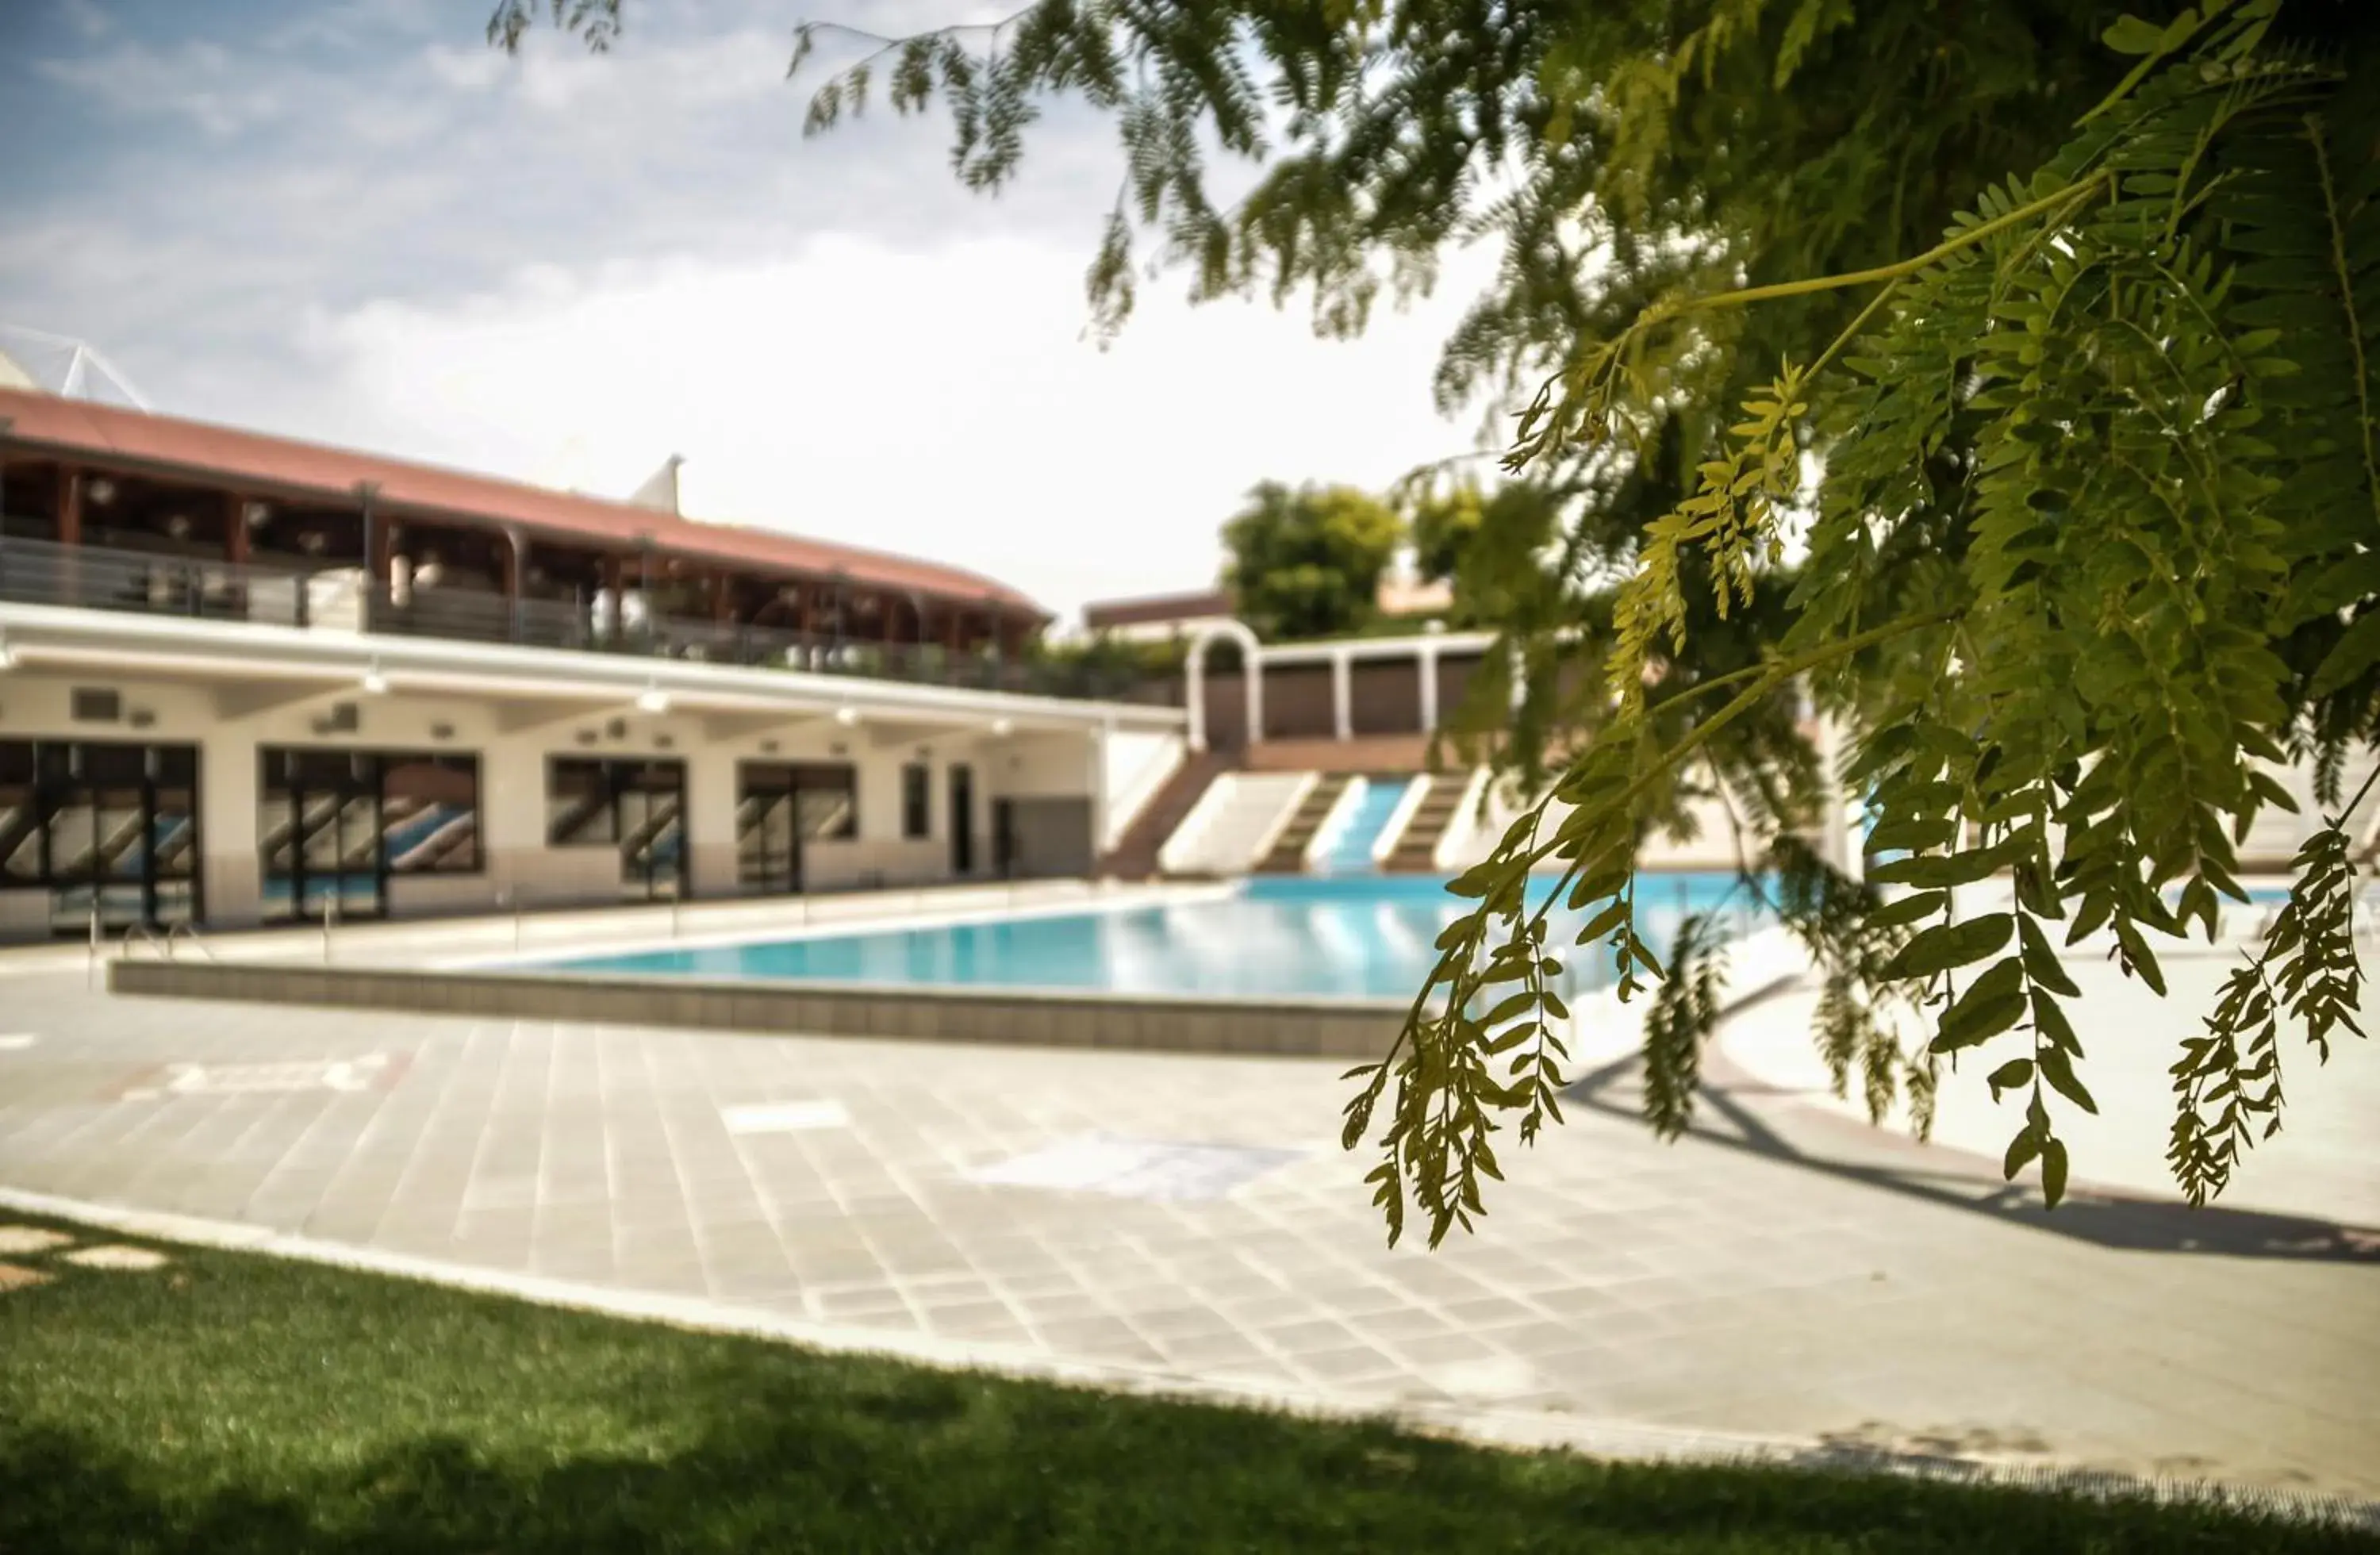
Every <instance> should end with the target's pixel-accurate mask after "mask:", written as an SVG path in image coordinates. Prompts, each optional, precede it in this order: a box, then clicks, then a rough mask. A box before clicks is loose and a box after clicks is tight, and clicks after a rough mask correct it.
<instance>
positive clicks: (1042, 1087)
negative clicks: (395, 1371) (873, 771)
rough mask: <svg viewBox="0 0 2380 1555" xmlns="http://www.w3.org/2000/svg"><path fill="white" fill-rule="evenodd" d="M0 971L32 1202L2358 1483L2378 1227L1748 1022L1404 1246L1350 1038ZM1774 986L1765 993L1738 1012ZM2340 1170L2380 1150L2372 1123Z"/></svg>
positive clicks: (1266, 1379) (1919, 1442)
mask: <svg viewBox="0 0 2380 1555" xmlns="http://www.w3.org/2000/svg"><path fill="white" fill-rule="evenodd" d="M32 965H33V966H39V963H38V962H36V963H33V964H32ZM0 1001H5V1008H6V1015H5V1017H0V1027H6V1030H7V1031H8V1032H9V1033H10V1034H11V1035H13V1036H19V1037H24V1038H26V1039H28V1040H26V1041H23V1042H18V1043H12V1044H9V1045H7V1046H6V1047H0V1187H6V1188H7V1189H11V1190H17V1191H18V1193H20V1194H22V1195H34V1196H42V1197H43V1198H44V1199H47V1200H56V1201H70V1202H72V1203H75V1204H80V1205H97V1206H107V1207H112V1208H115V1209H127V1210H134V1211H140V1212H145V1213H150V1214H155V1215H171V1216H186V1217H194V1218H197V1219H199V1220H202V1221H210V1222H221V1223H224V1224H228V1225H234V1226H240V1227H250V1228H258V1229H259V1230H262V1231H270V1232H273V1233H282V1234H284V1235H286V1236H289V1237H296V1238H303V1239H306V1241H307V1242H309V1243H310V1244H313V1245H327V1246H332V1247H338V1248H346V1249H352V1250H354V1251H355V1252H356V1253H357V1254H358V1256H360V1257H381V1258H383V1259H385V1260H389V1261H392V1262H396V1263H399V1264H402V1265H403V1266H406V1267H419V1268H423V1269H428V1270H444V1271H448V1272H454V1273H457V1274H460V1275H464V1276H468V1277H469V1278H472V1279H476V1280H478V1281H480V1282H505V1281H516V1282H525V1283H530V1284H542V1285H544V1286H546V1287H548V1288H552V1289H564V1288H569V1289H576V1290H580V1291H585V1292H588V1293H590V1294H594V1295H595V1296H597V1297H598V1298H601V1297H603V1296H606V1295H608V1296H612V1297H617V1298H618V1299H619V1302H620V1303H621V1304H623V1305H626V1306H631V1307H634V1306H636V1304H637V1302H639V1301H641V1302H644V1303H645V1304H646V1305H645V1306H643V1307H642V1308H639V1309H645V1310H656V1311H663V1310H665V1311H669V1312H674V1313H679V1314H693V1315H697V1316H699V1315H700V1314H703V1313H706V1312H715V1313H720V1314H734V1315H742V1316H743V1317H744V1318H750V1317H753V1316H755V1315H757V1316H759V1317H763V1318H774V1319H781V1320H782V1321H783V1325H784V1326H785V1330H786V1331H788V1332H794V1333H797V1334H807V1335H810V1336H813V1337H823V1338H825V1339H827V1340H828V1341H829V1342H832V1343H834V1344H836V1345H839V1346H842V1347H846V1348H869V1347H882V1348H886V1349H890V1350H894V1351H897V1352H902V1353H910V1354H927V1355H934V1356H937V1357H938V1358H942V1359H948V1360H958V1361H968V1360H977V1361H981V1362H984V1363H986V1364H993V1365H1000V1366H1003V1367H1011V1368H1015V1367H1019V1366H1020V1365H1021V1366H1022V1367H1024V1368H1025V1369H1028V1370H1029V1369H1035V1368H1036V1367H1039V1368H1041V1369H1046V1370H1048V1371H1050V1372H1052V1373H1054V1374H1058V1375H1076V1376H1085V1377H1096V1378H1101V1379H1123V1380H1124V1381H1127V1382H1130V1381H1133V1380H1134V1379H1137V1381H1138V1382H1140V1383H1143V1384H1146V1385H1149V1386H1156V1387H1160V1388H1162V1387H1173V1386H1177V1385H1178V1386H1181V1387H1184V1388H1188V1389H1191V1390H1194V1391H1215V1392H1220V1393H1224V1394H1227V1395H1230V1396H1240V1397H1250V1398H1257V1399H1269V1400H1276V1401H1280V1402H1283V1403H1293V1404H1307V1405H1314V1406H1318V1407H1328V1408H1333V1409H1363V1410H1372V1409H1377V1410H1381V1411H1398V1412H1404V1413H1407V1414H1409V1415H1413V1416H1414V1417H1415V1418H1420V1419H1429V1420H1438V1421H1450V1420H1451V1421H1455V1422H1458V1423H1459V1422H1460V1421H1462V1420H1463V1419H1464V1418H1465V1417H1476V1418H1480V1419H1486V1418H1488V1417H1491V1416H1492V1417H1493V1418H1495V1419H1497V1420H1500V1421H1502V1422H1504V1423H1505V1426H1506V1427H1507V1429H1506V1430H1505V1432H1504V1434H1506V1435H1508V1436H1509V1435H1511V1434H1512V1431H1511V1429H1510V1428H1509V1427H1511V1426H1512V1422H1516V1421H1517V1422H1522V1423H1524V1426H1528V1425H1530V1423H1535V1426H1533V1427H1531V1428H1536V1427H1542V1433H1541V1434H1542V1436H1543V1438H1544V1439H1545V1440H1585V1441H1590V1442H1591V1441H1592V1440H1595V1431H1596V1430H1597V1429H1598V1428H1601V1427H1615V1428H1617V1427H1630V1428H1633V1427H1643V1428H1645V1429H1647V1430H1652V1431H1670V1432H1677V1433H1686V1434H1692V1435H1694V1436H1698V1437H1701V1438H1706V1439H1708V1440H1736V1439H1745V1440H1749V1439H1761V1440H1789V1441H1794V1442H1803V1443H1808V1444H1811V1445H1812V1446H1813V1447H1814V1448H1816V1449H1822V1450H1823V1449H1828V1448H1835V1449H1880V1450H1888V1451H1897V1452H1920V1453H1941V1454H1951V1455H1968V1456H1980V1457H1984V1458H1987V1459H1996V1460H2000V1461H2012V1462H2018V1463H2032V1462H2038V1463H2043V1464H2058V1465H2071V1466H2083V1467H2088V1468H2094V1469H2104V1470H2108V1471H2112V1472H2118V1473H2123V1474H2131V1475H2143V1476H2171V1477H2181V1478H2206V1479H2214V1480H2218V1481H2222V1482H2226V1483H2230V1484H2236V1485H2241V1486H2250V1487H2262V1488H2272V1489H2283V1490H2298V1491H2304V1492H2308V1493H2316V1494H2324V1495H2338V1496H2347V1497H2350V1498H2355V1499H2358V1500H2373V1501H2380V1411H2375V1410H2374V1408H2373V1405H2372V1400H2373V1399H2374V1396H2375V1393H2380V1232H2375V1230H2374V1228H2371V1227H2368V1226H2363V1225H2359V1224H2355V1223H2351V1222H2342V1221H2339V1220H2337V1219H2334V1218H2328V1217H2325V1215H2323V1214H2321V1213H2318V1212H2309V1209H2308V1207H2307V1206H2305V1205H2298V1206H2295V1207H2292V1208H2290V1209H2287V1210H2267V1209H2254V1208H2248V1207H2243V1206H2229V1207H2221V1208H2216V1209H2209V1210H2204V1211H2190V1210H2187V1209H2182V1208H2180V1207H2179V1206H2176V1205H2174V1204H2172V1203H2170V1202H2169V1201H2165V1200H2160V1199H2159V1198H2158V1197H2156V1196H2155V1195H2154V1194H2152V1193H2148V1192H2143V1191H2140V1190H2137V1189H2134V1188H2125V1189H2122V1190H2120V1191H2110V1192H2099V1191H2095V1190H2092V1189H2090V1188H2088V1187H2087V1185H2086V1186H2085V1187H2084V1188H2083V1190H2082V1191H2079V1192H2078V1194H2077V1195H2076V1196H2075V1199H2074V1201H2073V1202H2071V1203H2070V1204H2069V1206H2067V1207H2066V1208H2064V1209H2059V1210H2058V1211H2057V1212H2056V1213H2055V1214H2045V1213H2044V1212H2043V1211H2042V1210H2041V1209H2040V1207H2039V1205H2038V1203H2037V1201H2036V1200H2035V1199H2034V1197H2032V1196H2031V1195H2030V1194H2028V1193H2026V1192H2023V1191H2021V1190H2018V1189H2011V1188H2010V1187H2009V1186H2008V1185H2007V1184H2003V1183H2002V1182H2001V1181H2000V1178H1999V1172H1998V1165H1997V1162H1995V1161H1993V1160H1988V1159H1986V1157H1985V1156H1984V1155H1983V1154H1981V1153H1979V1152H1978V1151H1976V1150H1973V1149H1960V1148H1949V1147H1943V1146H1935V1147H1930V1148H1929V1147H1920V1146H1917V1145H1915V1144H1913V1143H1912V1142H1910V1141H1909V1140H1907V1139H1906V1138H1905V1137H1901V1136H1897V1135H1893V1134H1889V1133H1883V1132H1878V1131H1876V1130H1872V1129H1869V1128H1867V1127H1866V1126H1864V1124H1858V1123H1855V1122H1853V1121H1852V1120H1849V1119H1847V1118H1844V1117H1841V1116H1840V1115H1838V1114H1836V1113H1835V1112H1831V1111H1830V1110H1828V1108H1826V1107H1823V1106H1817V1105H1813V1104H1811V1102H1810V1100H1809V1099H1808V1098H1806V1097H1803V1096H1800V1095H1797V1094H1796V1093H1795V1092H1794V1090H1793V1087H1790V1086H1781V1085H1779V1084H1775V1083H1773V1082H1771V1081H1766V1080H1760V1079H1755V1078H1753V1077H1752V1072H1751V1071H1750V1070H1748V1069H1746V1068H1743V1067H1739V1066H1737V1065H1736V1064H1735V1063H1732V1062H1730V1059H1729V1058H1728V1057H1727V1051H1726V1049H1725V1048H1724V1047H1723V1048H1722V1051H1720V1052H1719V1053H1718V1054H1715V1055H1714V1058H1713V1064H1712V1073H1711V1075H1710V1076H1709V1078H1710V1081H1711V1083H1710V1085H1709V1086H1708V1087H1707V1088H1706V1093H1705V1098H1704V1102H1703V1107H1702V1112H1701V1117H1700V1122H1699V1123H1698V1124H1697V1125H1696V1127H1695V1129H1694V1132H1693V1133H1691V1134H1690V1135H1689V1136H1687V1137H1685V1138H1684V1139H1682V1140H1680V1141H1678V1142H1676V1143H1674V1144H1663V1143H1660V1142H1658V1141H1657V1140H1655V1139H1654V1138H1653V1137H1652V1136H1650V1135H1649V1134H1648V1132H1647V1131H1646V1129H1645V1127H1644V1125H1643V1124H1641V1123H1640V1122H1639V1121H1638V1120H1637V1117H1636V1111H1637V1099H1636V1097H1635V1094H1634V1092H1633V1081H1632V1079H1631V1077H1630V1066H1629V1065H1628V1064H1627V1063H1625V1062H1624V1061H1620V1060H1616V1059H1615V1060H1613V1061H1611V1062H1608V1063H1606V1062H1601V1061H1599V1060H1598V1061H1596V1062H1591V1063H1589V1064H1587V1065H1586V1066H1585V1067H1586V1069H1587V1071H1588V1072H1587V1073H1586V1074H1585V1075H1583V1076H1582V1077H1581V1079H1580V1081H1579V1083H1578V1085H1577V1086H1576V1087H1573V1094H1572V1097H1571V1099H1570V1101H1569V1103H1568V1104H1567V1106H1566V1111H1567V1112H1568V1114H1569V1122H1568V1123H1567V1124H1565V1125H1564V1126H1562V1127H1560V1128H1559V1129H1555V1130H1553V1131H1551V1132H1550V1134H1549V1136H1548V1137H1547V1138H1546V1139H1544V1140H1543V1141H1541V1142H1540V1143H1539V1144H1538V1145H1537V1146H1536V1148H1534V1149H1533V1150H1528V1151H1524V1150H1522V1149H1520V1148H1518V1147H1517V1146H1509V1147H1507V1148H1506V1150H1505V1151H1504V1156H1503V1159H1504V1165H1505V1168H1506V1170H1507V1172H1509V1173H1510V1175H1511V1177H1512V1182H1510V1183H1509V1184H1503V1185H1500V1186H1494V1187H1493V1188H1492V1192H1491V1196H1490V1197H1489V1199H1488V1216H1487V1218H1486V1219H1485V1221H1483V1222H1482V1223H1481V1229H1480V1231H1479V1233H1477V1234H1475V1235H1472V1236H1467V1237H1466V1236H1464V1235H1463V1234H1462V1233H1459V1232H1458V1233H1456V1234H1455V1235H1454V1237H1453V1238H1452V1239H1451V1240H1450V1241H1449V1243H1448V1244H1447V1245H1445V1246H1444V1247H1442V1248H1440V1249H1439V1250H1437V1251H1435V1252H1432V1251H1428V1250H1426V1249H1425V1248H1423V1247H1421V1246H1419V1245H1405V1246H1400V1247H1397V1248H1394V1249H1391V1248H1390V1247H1388V1246H1387V1245H1385V1241H1384V1237H1383V1234H1382V1230H1381V1226H1380V1223H1379V1221H1378V1218H1377V1211H1375V1210H1374V1209H1371V1208H1370V1207H1369V1205H1368V1202H1367V1200H1368V1193H1367V1191H1366V1188H1365V1187H1364V1185H1363V1184H1362V1182H1361V1179H1362V1176H1363V1173H1364V1172H1365V1171H1366V1169H1367V1168H1368V1167H1369V1165H1370V1164H1371V1161H1370V1159H1369V1158H1368V1157H1367V1156H1360V1155H1358V1156H1350V1155H1347V1154H1343V1153H1342V1152H1341V1151H1340V1149H1339V1148H1338V1144H1337V1138H1336V1136H1337V1128H1338V1117H1339V1109H1340V1106H1341V1104H1342V1101H1343V1100H1344V1099H1345V1096H1346V1094H1347V1091H1348V1083H1347V1082H1344V1081H1342V1079H1341V1078H1340V1072H1341V1070H1342V1067H1343V1064H1342V1063H1340V1062H1336V1061H1321V1062H1317V1061H1307V1060H1294V1059H1281V1058H1231V1057H1219V1056H1188V1055H1172V1054H1158V1053H1135V1052H1127V1051H1092V1052H1085V1051H1052V1050H1037V1049H1024V1048H1019V1049H988V1048H985V1047H982V1046H980V1045H976V1046H967V1045H952V1046H940V1045H935V1044H921V1043H917V1042H898V1043H895V1042H877V1041H869V1040H863V1039H834V1038H779V1037H747V1036H736V1035H728V1034H713V1033H693V1032H685V1031H674V1030H668V1029H662V1028H647V1027H619V1026H606V1027H597V1026H570V1025H557V1024H552V1023H534V1022H514V1021H473V1020H468V1019H463V1018H455V1017H436V1016H424V1015H412V1014H395V1013H383V1012H355V1011H349V1012H339V1013H336V1014H332V1013H328V1012H322V1011H310V1010H305V1009H297V1008H286V1007H262V1006H247V1005H239V1004H231V1003H218V1002H188V1001H179V1000H171V999H157V998H128V997H110V996H107V995H105V994H102V993H95V992H91V991H89V990H87V989H86V987H85V984H84V979H83V978H82V976H81V975H80V974H79V973H67V972H61V971H40V970H33V971H28V972H23V973H20V974H19V975H16V976H10V977H5V978H0ZM1795 1018H1798V1015H1797V1012H1796V1007H1795V1002H1794V998H1793V996H1792V995H1791V994H1790V993H1789V994H1788V995H1786V996H1785V997H1782V998H1779V999H1772V1000H1769V1001H1766V1002H1761V1003H1758V1004H1755V1005H1754V1006H1752V1007H1751V1008H1749V1009H1747V1010H1745V1011H1743V1012H1742V1013H1740V1014H1736V1015H1734V1016H1732V1017H1730V1019H1731V1021H1732V1022H1734V1023H1737V1024H1738V1025H1739V1026H1741V1025H1742V1024H1743V1023H1752V1022H1763V1021H1766V1022H1774V1021H1777V1020H1782V1019H1795ZM2160 1018H2162V1019H2165V1020H2175V1021H2179V1020H2190V1019H2192V1018H2193V1014H2192V1011H2191V1010H2189V1009H2185V1008H2183V1007H2182V1006H2181V1005H2179V1004H2177V1005H2176V1006H2174V1007H2173V1008H2172V1009H2171V1010H2170V1011H2169V1012H2166V1013H2163V1014H2161V1016H2160ZM1604 1051H1605V1053H1606V1054H1607V1055H1608V1054H1609V1053H1611V1052H1616V1051H1618V1048H1617V1045H1616V1044H1607V1045H1606V1047H1605V1049H1604ZM2375 1071H2380V1053H2373V1052H2371V1051H2362V1050H2361V1049H2360V1045H2359V1047H2357V1048H2350V1050H2349V1051H2344V1052H2342V1053H2341V1054H2340V1055H2338V1057H2337V1058H2336V1059H2335V1060H2334V1062H2333V1063H2332V1066H2331V1072H2330V1073H2329V1074H2326V1075H2322V1076H2320V1080H2321V1081H2322V1082H2324V1083H2328V1082H2332V1081H2337V1082H2338V1083H2339V1084H2341V1085H2343V1086H2351V1087H2357V1088H2356V1090H2355V1092H2354V1094H2355V1095H2356V1096H2357V1097H2358V1098H2359V1099H2360V1104H2361V1112H2360V1115H2362V1116H2364V1117H2369V1116H2370V1115H2371V1113H2370V1110H2369V1102H2370V1100H2371V1099H2373V1098H2374V1095H2375V1094H2380V1083H2375V1081H2380V1075H2375ZM2309 1083H2312V1082H2309ZM2152 1100H2153V1101H2154V1100H2155V1099H2154V1098H2152ZM2334 1164H2335V1163H2334ZM2090 1167H2091V1161H2090V1158H2089V1157H2088V1156H2087V1155H2084V1156H2082V1157H2081V1158H2079V1159H2078V1165H2077V1174H2078V1178H2080V1179H2083V1180H2084V1181H2085V1183H2086V1184H2087V1182H2088V1180H2089V1178H2090ZM2251 1170H2252V1172H2253V1167H2252V1169H2251ZM2351 1173H2352V1174H2353V1175H2355V1176H2357V1177H2359V1178H2360V1180H2361V1182H2362V1184H2363V1185H2364V1186H2365V1188H2367V1189H2368V1187H2369V1184H2371V1182H2372V1181H2373V1179H2374V1175H2375V1174H2380V1148H2372V1150H2371V1153H2370V1154H2368V1155H2366V1156H2365V1157H2364V1158H2363V1159H2362V1160H2361V1161H2360V1162H2357V1163H2355V1164H2354V1165H2353V1166H2352V1168H2351ZM28 1202H30V1201H26V1200H21V1199H20V1201H19V1205H18V1207H19V1208H24V1207H26V1204H27V1203H28ZM2358 1202H2359V1203H2360V1202H2362V1199H2361V1198H2359V1199H2358ZM1417 1240H1418V1239H1416V1241H1417ZM0 1299H6V1297H5V1294H0ZM1524 1434H1526V1432H1525V1431H1524Z"/></svg>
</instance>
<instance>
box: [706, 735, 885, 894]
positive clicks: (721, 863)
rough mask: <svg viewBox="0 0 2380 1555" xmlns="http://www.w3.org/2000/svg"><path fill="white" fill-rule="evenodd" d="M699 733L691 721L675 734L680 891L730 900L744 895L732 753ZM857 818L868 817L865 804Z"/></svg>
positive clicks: (733, 756)
mask: <svg viewBox="0 0 2380 1555" xmlns="http://www.w3.org/2000/svg"><path fill="white" fill-rule="evenodd" d="M700 733H701V725H700V724H699V723H696V722H695V721H694V720H691V719H689V720H687V721H686V727H685V728H684V729H682V730H680V731H678V738H677V745H678V748H679V749H680V750H681V751H684V752H685V756H686V800H685V804H686V810H685V813H684V814H683V815H681V816H679V818H678V832H679V835H680V836H682V837H683V838H684V839H685V853H684V855H683V857H684V860H685V863H684V869H685V873H684V874H683V875H682V876H681V877H680V878H679V881H678V889H679V890H681V891H683V892H684V893H686V896H687V897H688V898H693V897H697V896H734V895H736V894H738V893H740V892H741V891H742V881H741V879H740V877H739V872H738V870H737V868H736V856H735V751H734V750H733V749H730V748H727V747H722V746H719V745H714V744H713V743H711V742H710V741H709V740H706V739H703V738H701V737H700ZM688 746H691V747H693V748H692V749H687V748H686V747H688ZM859 813H860V815H861V816H862V817H865V816H866V815H867V814H868V810H867V808H866V807H865V806H864V805H863V806H862V808H861V809H860V812H859Z"/></svg>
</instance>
